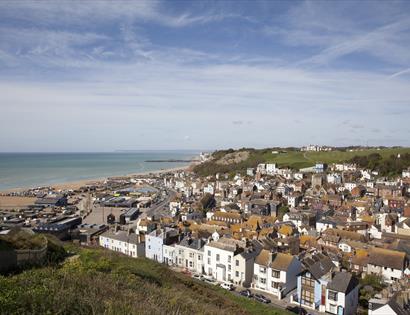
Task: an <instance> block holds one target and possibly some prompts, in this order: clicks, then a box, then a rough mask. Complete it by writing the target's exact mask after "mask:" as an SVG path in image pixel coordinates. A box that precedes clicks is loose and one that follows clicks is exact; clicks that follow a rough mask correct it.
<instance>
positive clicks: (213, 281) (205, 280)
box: [202, 277, 218, 285]
mask: <svg viewBox="0 0 410 315" xmlns="http://www.w3.org/2000/svg"><path fill="white" fill-rule="evenodd" d="M202 281H204V282H206V283H208V284H213V285H217V284H218V282H216V281H215V280H214V279H212V278H209V277H203V278H202Z"/></svg>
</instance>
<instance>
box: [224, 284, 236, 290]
mask: <svg viewBox="0 0 410 315" xmlns="http://www.w3.org/2000/svg"><path fill="white" fill-rule="evenodd" d="M221 288H223V289H225V290H229V291H233V290H234V289H235V287H234V286H233V284H232V283H229V282H223V283H221Z"/></svg>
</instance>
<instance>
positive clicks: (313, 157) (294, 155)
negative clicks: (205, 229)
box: [194, 147, 410, 176]
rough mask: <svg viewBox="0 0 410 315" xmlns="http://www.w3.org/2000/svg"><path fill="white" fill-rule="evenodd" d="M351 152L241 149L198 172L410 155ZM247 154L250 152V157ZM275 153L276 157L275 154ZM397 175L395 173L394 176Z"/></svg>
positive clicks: (401, 150)
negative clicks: (272, 164) (372, 155)
mask: <svg viewBox="0 0 410 315" xmlns="http://www.w3.org/2000/svg"><path fill="white" fill-rule="evenodd" d="M349 150H350V149H336V150H333V151H324V152H302V151H300V150H299V149H296V148H284V149H281V148H267V149H246V148H243V149H239V150H232V149H230V150H220V151H216V152H214V153H213V155H212V159H211V160H210V161H207V162H205V163H201V164H199V165H197V166H195V168H194V172H196V173H197V174H199V175H201V176H209V175H214V174H216V173H231V174H232V173H235V172H245V171H246V168H248V167H256V166H257V165H258V164H259V163H276V164H278V166H279V167H281V168H286V167H288V168H291V169H300V168H305V167H310V166H314V165H315V163H319V162H320V163H327V164H331V163H340V162H348V161H350V160H351V159H353V158H354V157H363V156H369V155H371V154H374V153H377V154H379V155H380V156H381V157H382V159H383V160H386V161H387V160H388V159H390V157H391V156H392V155H394V156H397V154H402V155H403V154H406V153H408V154H410V148H402V147H397V148H382V149H376V148H355V149H354V150H353V151H349ZM241 152H242V154H241V156H242V157H243V156H247V158H246V159H243V158H242V159H237V160H236V161H235V159H234V156H235V154H238V155H239V153H241ZM243 152H248V153H247V154H246V155H244V154H243ZM273 152H275V153H273ZM226 156H229V157H230V159H228V160H229V161H234V162H232V163H229V164H227V163H221V161H226V160H227V159H226V158H225V157H226ZM394 173H397V172H394V171H393V172H392V174H394Z"/></svg>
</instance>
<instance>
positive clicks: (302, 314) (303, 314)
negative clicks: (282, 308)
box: [286, 306, 308, 315]
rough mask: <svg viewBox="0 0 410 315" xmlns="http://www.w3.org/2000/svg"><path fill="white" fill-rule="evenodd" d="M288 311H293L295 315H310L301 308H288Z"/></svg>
mask: <svg viewBox="0 0 410 315" xmlns="http://www.w3.org/2000/svg"><path fill="white" fill-rule="evenodd" d="M286 310H288V311H291V312H292V313H294V314H299V315H308V312H307V311H306V310H305V309H304V308H301V307H299V306H288V307H287V308H286Z"/></svg>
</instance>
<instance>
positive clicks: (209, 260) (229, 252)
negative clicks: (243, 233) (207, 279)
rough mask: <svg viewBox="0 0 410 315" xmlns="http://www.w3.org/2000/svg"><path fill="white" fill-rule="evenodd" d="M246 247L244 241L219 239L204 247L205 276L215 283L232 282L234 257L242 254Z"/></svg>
mask: <svg viewBox="0 0 410 315" xmlns="http://www.w3.org/2000/svg"><path fill="white" fill-rule="evenodd" d="M245 247H246V243H245V242H244V241H238V240H234V239H228V238H220V239H219V240H218V241H211V242H209V243H208V244H206V245H205V246H204V258H205V261H204V270H205V274H207V275H209V276H212V277H213V278H214V279H216V280H217V281H221V282H225V281H230V282H232V281H233V275H234V268H233V266H234V264H235V262H234V257H235V256H236V255H238V254H239V253H241V252H243V250H244V248H245Z"/></svg>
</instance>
